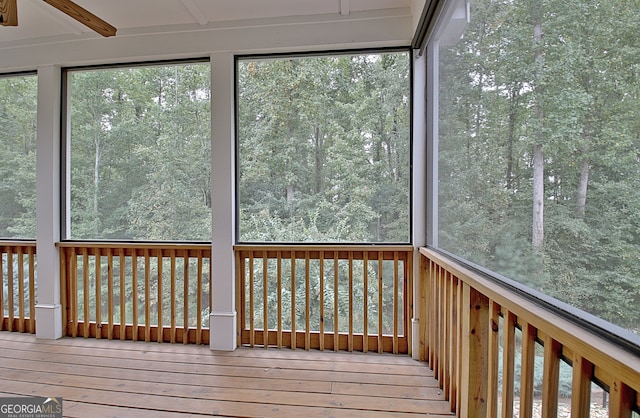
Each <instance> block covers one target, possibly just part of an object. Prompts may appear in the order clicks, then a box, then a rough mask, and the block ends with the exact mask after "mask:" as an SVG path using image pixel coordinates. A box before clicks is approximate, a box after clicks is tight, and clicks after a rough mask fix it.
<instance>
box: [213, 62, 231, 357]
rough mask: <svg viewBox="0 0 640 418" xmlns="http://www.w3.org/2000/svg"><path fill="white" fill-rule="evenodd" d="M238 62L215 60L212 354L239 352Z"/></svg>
mask: <svg viewBox="0 0 640 418" xmlns="http://www.w3.org/2000/svg"><path fill="white" fill-rule="evenodd" d="M234 79H235V68H234V56H233V54H232V53H229V52H221V53H215V54H213V55H211V196H213V199H212V202H211V212H212V221H211V229H212V238H211V314H210V316H209V319H210V321H209V328H210V330H211V334H210V335H211V336H210V343H209V345H210V348H211V349H212V350H225V351H233V350H235V349H236V347H237V334H236V328H237V321H236V315H237V314H236V306H235V301H236V284H235V263H234V255H233V245H234V243H235V161H236V156H235V119H234V118H235V104H234V103H235V102H234Z"/></svg>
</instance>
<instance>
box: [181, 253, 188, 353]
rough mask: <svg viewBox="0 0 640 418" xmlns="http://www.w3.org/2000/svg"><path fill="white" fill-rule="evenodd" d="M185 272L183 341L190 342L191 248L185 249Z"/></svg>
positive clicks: (184, 342)
mask: <svg viewBox="0 0 640 418" xmlns="http://www.w3.org/2000/svg"><path fill="white" fill-rule="evenodd" d="M183 263H184V273H183V279H184V280H183V283H182V285H183V286H182V289H183V290H182V293H183V301H182V303H183V304H184V315H183V317H182V322H183V326H182V328H183V329H182V343H183V344H188V343H189V250H187V249H185V250H184V261H183Z"/></svg>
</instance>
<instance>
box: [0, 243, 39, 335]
mask: <svg viewBox="0 0 640 418" xmlns="http://www.w3.org/2000/svg"><path fill="white" fill-rule="evenodd" d="M27 253H28V256H29V332H30V333H31V334H35V332H36V270H35V247H31V246H30V247H28V249H27ZM1 257H2V254H1V253H0V258H1ZM0 269H2V264H1V263H0ZM0 287H2V276H0ZM2 293H4V292H2ZM0 309H2V299H0ZM2 316H3V315H0V322H2ZM1 329H2V325H1V324H0V330H1Z"/></svg>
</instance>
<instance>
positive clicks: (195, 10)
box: [180, 0, 209, 26]
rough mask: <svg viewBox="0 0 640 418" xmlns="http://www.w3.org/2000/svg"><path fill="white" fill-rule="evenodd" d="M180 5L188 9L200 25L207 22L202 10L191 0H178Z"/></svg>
mask: <svg viewBox="0 0 640 418" xmlns="http://www.w3.org/2000/svg"><path fill="white" fill-rule="evenodd" d="M180 1H181V2H182V5H183V6H184V7H185V9H187V10H188V11H189V13H190V14H191V16H193V18H194V19H195V20H196V21H197V22H198V23H199V24H201V25H202V26H204V25H206V24H207V23H209V21H208V20H207V18H206V17H205V15H204V13H202V10H200V8H199V7H198V6H196V4H195V3H194V2H193V0H180Z"/></svg>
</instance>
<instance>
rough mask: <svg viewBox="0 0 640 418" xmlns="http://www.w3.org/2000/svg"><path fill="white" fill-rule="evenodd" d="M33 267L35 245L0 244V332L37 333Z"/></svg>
mask: <svg viewBox="0 0 640 418" xmlns="http://www.w3.org/2000/svg"><path fill="white" fill-rule="evenodd" d="M35 265H36V243H35V242H31V241H28V242H18V241H3V242H0V283H1V284H2V292H1V293H0V309H2V315H1V316H0V331H18V332H29V333H32V334H33V333H35V332H36V313H35V310H36V299H37V293H36V291H37V289H36V271H35Z"/></svg>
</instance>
